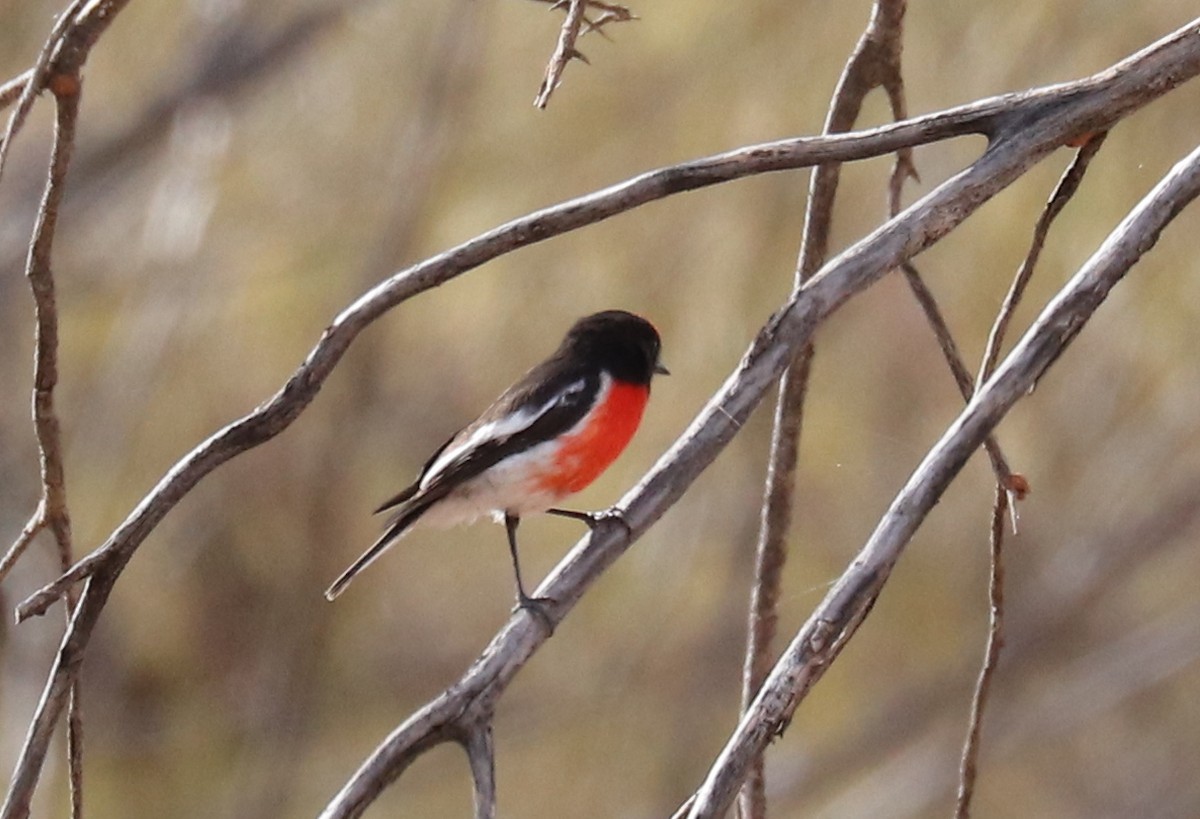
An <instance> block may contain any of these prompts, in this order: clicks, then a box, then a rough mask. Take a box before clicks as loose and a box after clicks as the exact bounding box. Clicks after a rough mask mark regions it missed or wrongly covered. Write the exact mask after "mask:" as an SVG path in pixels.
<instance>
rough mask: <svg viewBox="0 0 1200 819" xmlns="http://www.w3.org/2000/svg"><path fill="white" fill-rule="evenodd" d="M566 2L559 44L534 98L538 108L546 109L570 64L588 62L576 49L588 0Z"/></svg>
mask: <svg viewBox="0 0 1200 819" xmlns="http://www.w3.org/2000/svg"><path fill="white" fill-rule="evenodd" d="M564 2H568V3H569V4H568V8H567V18H566V19H565V20H563V24H562V28H561V29H560V30H559V32H558V42H557V43H555V45H554V53H553V54H551V55H550V62H549V63H547V64H546V76H545V77H544V78H542V84H541V86H540V87H539V88H538V92H537V96H536V97H534V98H533V104H534V107H536V108H545V107H546V103H548V102H549V101H550V95H551V94H553V93H554V90H555V89H556V88H558V84H559V83H560V82H562V75H563V71H565V70H566V68H567V63H568V62H570V61H571V60H581V61H583V62H585V63H586V62H587V58H586V57H584V56H583V55H582V54H580V53H579V51H578V50H577V49H576V48H575V41H576V40H577V39H578V38H579V31H580V29H582V28H583V12H584V11H585V10H586V9H587V0H564ZM556 5H561V4H556Z"/></svg>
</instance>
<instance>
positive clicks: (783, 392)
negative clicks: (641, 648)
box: [739, 0, 912, 819]
mask: <svg viewBox="0 0 1200 819" xmlns="http://www.w3.org/2000/svg"><path fill="white" fill-rule="evenodd" d="M905 7H906V1H905V0H876V2H875V4H874V5H873V7H872V9H871V19H870V21H869V22H868V23H867V27H866V29H865V30H864V31H863V34H862V36H861V37H860V38H859V40H858V43H857V44H856V45H855V48H854V51H853V52H852V53H851V55H850V58H849V59H848V60H847V62H846V67H845V68H844V69H843V70H842V75H841V77H840V78H839V79H838V83H837V86H836V88H835V89H834V93H833V98H832V100H831V102H830V107H829V112H828V114H827V115H826V119H825V127H824V131H823V132H824V133H825V134H834V133H842V132H845V131H849V130H850V129H851V128H853V127H854V123H855V122H856V121H857V120H858V115H859V112H860V111H861V110H862V105H863V101H864V100H865V99H866V97H867V94H869V93H870V92H871V91H872V90H873V89H874V88H875V87H877V86H878V85H880V84H881V83H883V82H887V83H888V84H889V86H890V87H894V88H896V89H898V91H897V93H896V94H895V95H893V94H891V92H889V96H891V98H892V101H893V107H894V109H895V111H896V112H897V119H903V116H901V115H900V113H901V112H903V111H904V97H903V82H902V80H901V79H900V52H901V42H902V35H903V21H904V12H905ZM897 156H901V157H904V158H905V159H906V161H907V163H908V165H909V166H911V164H912V160H911V150H910V149H908V148H902V149H900V151H898V153H897ZM840 176H841V165H840V164H838V163H826V164H822V165H819V166H818V167H817V168H816V170H814V171H813V173H812V178H811V180H810V182H809V192H808V202H807V205H806V207H805V212H804V234H803V236H802V238H801V241H800V255H799V259H798V260H797V264H796V276H795V285H794V287H795V289H796V290H797V291H798V290H799V289H800V288H801V287H803V285H804V283H805V282H806V281H807V280H808V279H809V278H810V277H811V276H812V275H813V273H815V272H816V271H817V270H818V269H819V268H820V267H821V265H823V264H824V263H825V259H826V255H827V253H828V249H829V230H830V226H831V224H832V222H833V202H834V199H835V198H836V196H837V188H838V180H839V178H840ZM898 212H899V211H898V209H897V210H896V211H893V212H892V214H891V215H892V216H895V215H896V213H898ZM812 358H813V347H812V345H811V344H806V345H805V346H804V347H803V348H802V349H801V350H800V352H799V353H798V354H797V355H796V359H795V361H794V362H793V363H792V365H791V366H790V367H788V369H787V371H786V372H785V373H784V374H783V379H782V380H781V382H780V385H779V398H778V400H777V401H776V406H775V421H774V426H773V428H772V432H771V450H770V455H769V458H768V462H767V479H766V485H765V487H764V489H763V504H762V513H761V517H760V520H759V533H758V543H757V545H756V547H755V559H754V585H753V587H752V589H751V596H750V613H749V623H748V626H747V638H746V659H745V663H744V666H743V669H742V710H743V711H745V710H746V709H747V708H749V706H750V703H751V702H752V701H753V699H754V695H755V694H757V693H758V689H759V688H760V687H761V686H762V683H763V680H765V679H766V676H767V672H768V671H770V668H771V660H772V658H771V643H772V642H773V641H774V639H775V632H776V629H777V623H778V619H779V618H778V613H777V604H778V600H779V589H780V582H781V577H782V575H783V566H784V563H785V562H786V560H787V537H788V533H789V532H790V531H791V525H792V509H793V503H794V498H795V489H796V464H797V461H798V460H799V448H800V431H801V428H802V427H803V424H804V401H805V397H806V395H807V393H808V379H809V374H810V372H811V369H812ZM739 808H740V812H741V816H742V819H764V818H765V816H766V810H767V802H766V782H765V777H764V773H763V760H762V758H761V757H759V758H758V759H756V760H755V761H754V764H753V766H752V768H751V771H750V777H749V779H748V780H747V782H746V786H745V787H744V788H743V791H742V797H741V801H740V803H739Z"/></svg>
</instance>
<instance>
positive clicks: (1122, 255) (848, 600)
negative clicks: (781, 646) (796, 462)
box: [686, 149, 1200, 819]
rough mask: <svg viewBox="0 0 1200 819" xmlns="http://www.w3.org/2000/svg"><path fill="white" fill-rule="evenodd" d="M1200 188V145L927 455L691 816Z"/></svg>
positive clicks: (830, 653)
mask: <svg viewBox="0 0 1200 819" xmlns="http://www.w3.org/2000/svg"><path fill="white" fill-rule="evenodd" d="M1197 195H1200V149H1197V150H1195V151H1194V152H1193V153H1192V154H1190V155H1189V156H1188V157H1187V158H1186V159H1184V160H1183V161H1182V162H1180V163H1179V164H1178V165H1176V166H1175V167H1174V168H1173V169H1172V170H1171V172H1170V173H1169V174H1168V175H1167V176H1166V177H1165V178H1164V179H1163V180H1162V181H1161V182H1159V184H1158V185H1157V186H1156V187H1155V188H1154V190H1153V191H1151V193H1150V194H1149V195H1147V196H1146V197H1145V198H1144V199H1143V200H1142V201H1141V203H1139V205H1138V206H1137V207H1136V208H1135V209H1134V210H1133V211H1132V212H1131V213H1130V214H1129V216H1127V217H1126V218H1125V219H1124V220H1123V221H1122V222H1121V224H1120V225H1119V226H1118V227H1117V229H1116V230H1114V231H1113V232H1112V233H1111V234H1110V235H1109V237H1108V239H1106V240H1105V242H1104V243H1103V244H1102V245H1101V247H1100V248H1099V250H1097V251H1096V253H1095V254H1094V255H1093V256H1092V257H1091V258H1090V259H1089V260H1088V261H1087V262H1086V263H1085V264H1084V265H1083V267H1082V268H1080V270H1079V272H1078V273H1076V274H1075V276H1074V277H1072V279H1071V280H1070V282H1068V283H1067V285H1066V286H1065V287H1064V288H1063V289H1062V291H1060V293H1059V294H1058V296H1056V297H1055V298H1054V300H1053V301H1052V302H1051V303H1050V305H1049V306H1048V307H1047V308H1046V309H1045V310H1044V311H1043V312H1042V314H1041V315H1040V316H1039V318H1038V319H1037V321H1036V322H1034V324H1033V326H1032V327H1031V328H1030V329H1029V331H1028V332H1027V333H1026V334H1025V336H1024V338H1023V339H1022V340H1021V342H1020V343H1019V344H1018V345H1017V346H1016V348H1015V349H1014V350H1013V351H1012V353H1010V354H1009V356H1008V357H1007V358H1006V359H1005V361H1004V363H1003V364H1002V365H1001V366H1000V368H999V369H998V370H997V371H996V373H995V374H994V375H993V376H992V377H991V378H989V379H988V381H987V382H986V383H985V384H984V385H983V387H982V389H980V390H979V391H978V392H977V393H976V394H975V396H974V397H973V398H972V400H971V402H970V403H969V404H968V405H967V407H966V409H964V410H963V412H962V413H961V414H960V415H959V417H958V418H957V420H955V422H954V423H953V424H952V425H951V426H950V428H949V429H948V430H947V431H946V433H945V434H944V435H943V436H942V438H941V440H940V441H938V443H937V444H936V445H935V446H934V448H933V449H932V450H930V452H929V454H928V455H926V457H925V459H924V460H923V461H922V462H921V465H920V466H919V467H918V468H917V470H916V471H915V472H914V473H913V475H912V477H910V478H909V480H908V482H907V483H906V484H905V486H904V488H903V489H902V490H901V491H900V493H899V494H898V495H897V496H896V498H895V500H894V501H893V502H892V505H891V507H890V508H889V509H888V511H887V512H886V513H885V515H884V516H883V518H882V520H880V522H879V524H878V526H877V527H876V529H875V531H874V533H873V534H872V535H871V538H870V540H868V541H867V544H866V545H865V546H864V547H863V549H862V550H861V551H860V552H859V554H858V555H857V557H856V558H855V559H854V561H853V562H852V563H851V564H850V567H849V568H848V569H847V570H846V571H845V572H844V573H843V574H842V576H841V578H840V579H839V580H838V582H837V583H836V585H835V586H834V587H833V589H832V590H831V591H830V592H829V594H828V595H827V596H826V597H825V599H824V600H823V601H822V603H821V604H820V605H819V606H818V607H817V609H816V611H814V612H813V614H812V616H811V617H809V619H808V621H807V622H806V623H805V624H804V626H803V627H802V628H801V629H800V631H799V633H798V634H797V635H796V637H795V638H794V639H793V641H792V643H791V645H789V646H788V648H787V650H786V651H785V652H784V655H783V656H782V657H781V659H780V660H779V662H778V663H777V664H776V665H775V668H774V669H773V670H772V672H771V675H770V676H769V677H768V678H767V681H766V683H765V684H764V685H763V687H762V690H761V691H760V692H759V695H758V696H757V697H756V698H755V701H754V704H753V706H752V707H751V709H750V711H749V713H747V714H746V716H745V717H744V718H743V719H742V721H741V722H740V723H739V725H738V727H737V728H736V730H735V731H734V733H733V735H732V736H731V737H730V740H729V742H728V743H727V744H726V746H725V748H724V749H723V750H722V752H721V754H720V755H719V756H718V758H717V761H716V762H715V763H714V765H713V767H712V769H711V770H710V771H709V774H708V776H707V777H706V779H705V781H704V783H703V784H702V785H701V786H700V788H699V789H698V790H697V792H696V794H695V796H694V799H693V801H692V805H691V808H690V810H689V811H687V813H686V816H687V817H689V818H690V819H702V818H703V819H716V817H720V816H723V815H724V814H725V811H726V810H727V809H728V807H729V805H730V803H731V802H732V801H733V799H734V797H735V795H736V793H737V789H738V788H739V787H740V785H741V783H742V781H743V780H744V778H745V776H746V773H747V771H748V769H749V766H750V765H751V764H752V762H753V760H754V758H755V757H756V756H757V755H758V754H760V753H761V752H762V750H763V748H765V747H766V745H767V744H768V743H769V742H770V741H771V740H772V739H773V738H774V737H775V736H777V735H779V734H780V733H781V732H782V731H783V730H784V729H785V728H786V727H787V724H788V722H789V720H790V719H791V717H792V714H793V713H794V712H795V710H796V708H797V706H798V705H799V704H800V702H801V701H803V699H804V697H805V696H806V695H807V693H808V692H809V691H810V690H811V689H812V687H813V686H814V685H815V684H816V683H817V681H818V680H819V679H820V678H821V677H822V676H823V675H824V673H825V671H826V670H827V669H828V668H829V666H830V664H831V663H832V662H833V661H834V660H835V659H836V657H837V656H838V654H839V653H840V651H841V649H842V648H843V647H844V646H845V644H846V641H847V640H849V639H850V638H851V637H852V636H853V634H854V632H855V631H856V630H857V628H858V626H859V624H860V623H861V622H862V620H863V618H864V617H865V616H866V614H867V612H868V611H869V610H870V607H871V605H872V604H873V603H874V601H875V599H876V597H877V596H878V594H879V591H880V589H881V588H882V587H883V584H884V583H885V582H886V580H887V578H888V575H889V574H890V572H891V569H892V567H893V566H894V565H895V563H896V560H897V559H899V557H900V553H901V551H902V550H903V548H904V546H905V545H906V544H907V542H908V540H909V539H910V538H911V537H912V535H913V534H914V533H915V531H916V529H917V527H918V526H919V525H920V523H921V521H922V520H924V517H925V515H926V514H927V513H928V512H929V510H930V509H931V508H932V507H933V505H934V504H935V503H936V502H937V500H938V499H939V498H940V497H941V495H942V493H943V492H944V491H945V489H946V487H947V486H948V485H949V484H950V482H951V481H952V480H953V479H954V477H955V476H956V475H957V474H958V471H959V470H960V469H961V468H962V466H963V465H964V464H965V463H966V461H967V459H968V458H969V457H970V456H971V454H972V453H973V452H974V451H975V450H976V449H977V448H978V447H979V446H980V445H981V444H982V443H983V439H984V438H985V437H986V435H987V433H988V432H989V431H990V430H991V429H992V428H994V427H995V425H996V424H997V423H998V422H999V420H1000V419H1001V418H1002V417H1003V416H1004V414H1005V413H1006V412H1008V410H1009V409H1010V408H1011V407H1012V406H1013V405H1014V404H1015V403H1016V402H1017V401H1018V400H1019V399H1020V398H1021V397H1023V396H1025V395H1027V394H1028V393H1029V392H1030V391H1031V390H1033V389H1034V387H1036V385H1037V383H1038V380H1039V379H1040V378H1041V377H1042V375H1043V374H1044V373H1045V371H1046V369H1047V368H1048V367H1049V366H1050V365H1051V364H1053V363H1054V361H1055V360H1056V359H1057V358H1058V356H1059V355H1060V354H1061V353H1062V351H1063V350H1064V349H1065V348H1066V346H1067V345H1068V344H1070V342H1071V341H1072V340H1073V339H1074V338H1075V336H1076V335H1077V334H1078V333H1079V331H1080V329H1082V327H1083V326H1084V324H1086V323H1087V321H1088V319H1089V318H1090V317H1091V316H1092V314H1093V313H1094V312H1095V310H1096V309H1097V308H1098V307H1099V306H1100V304H1101V303H1102V302H1103V301H1104V299H1105V297H1106V296H1107V295H1108V293H1109V291H1110V290H1111V289H1112V288H1113V286H1115V285H1116V283H1117V282H1118V281H1120V279H1121V278H1122V277H1123V276H1124V275H1125V273H1127V272H1128V270H1129V269H1130V268H1131V267H1132V266H1133V264H1134V263H1136V262H1137V260H1138V259H1139V258H1141V256H1142V255H1143V254H1144V253H1146V252H1147V251H1148V250H1149V249H1150V248H1151V247H1153V245H1154V244H1155V242H1156V241H1157V240H1158V237H1159V235H1160V234H1161V232H1162V230H1163V229H1164V228H1165V227H1166V225H1168V224H1169V223H1170V222H1171V221H1172V220H1173V219H1174V218H1175V217H1176V216H1177V215H1178V213H1179V212H1180V211H1181V210H1182V209H1183V208H1184V207H1185V206H1186V205H1188V204H1189V203H1190V202H1192V201H1193V200H1194V199H1195V198H1196V196H1197ZM817 283H818V282H814V285H815V284H817ZM806 289H807V288H806Z"/></svg>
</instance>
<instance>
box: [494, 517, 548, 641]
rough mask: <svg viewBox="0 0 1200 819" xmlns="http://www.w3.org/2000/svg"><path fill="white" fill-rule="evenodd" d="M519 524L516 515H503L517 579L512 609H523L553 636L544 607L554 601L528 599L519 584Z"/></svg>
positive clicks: (523, 588) (523, 586)
mask: <svg viewBox="0 0 1200 819" xmlns="http://www.w3.org/2000/svg"><path fill="white" fill-rule="evenodd" d="M520 523H521V519H520V518H519V517H517V516H516V515H510V514H508V513H507V512H506V513H505V514H504V530H505V531H506V532H507V533H508V551H509V554H511V555H512V564H513V574H515V575H516V577H517V605H516V606H514V607H513V611H516V610H517V609H525V610H526V611H528V612H529V613H530V614H532V615H533V616H534V617H536V618H537V619H539V620H541V621H542V623H543V624H544V625H545V626H546V629H547V631H549V632H550V633H551V634H553V633H554V621H553V620H551V619H550V614H549V612H547V611H546V606H547V604H553V603H554V600H553V599H552V598H549V597H530V596H529V595H528V594H526V593H525V584H524V583H523V582H521V560H520V558H518V557H517V526H519V525H520Z"/></svg>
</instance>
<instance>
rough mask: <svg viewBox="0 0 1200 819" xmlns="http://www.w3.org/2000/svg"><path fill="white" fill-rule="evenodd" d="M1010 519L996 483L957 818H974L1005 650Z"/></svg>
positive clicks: (1004, 492)
mask: <svg viewBox="0 0 1200 819" xmlns="http://www.w3.org/2000/svg"><path fill="white" fill-rule="evenodd" d="M1007 517H1008V491H1007V490H1006V489H1005V488H1004V485H1003V484H1001V483H999V482H997V484H996V498H995V500H994V501H993V506H992V534H991V579H990V582H989V583H988V601H989V607H988V636H987V647H986V649H985V650H984V655H983V668H982V669H981V670H980V672H979V681H978V683H977V684H976V686H975V694H974V696H973V697H972V698H971V719H970V723H969V725H970V727H969V728H968V729H967V739H966V741H965V742H964V744H963V752H962V762H961V765H960V767H959V780H958V781H959V786H958V800H957V802H956V803H955V810H954V815H955V817H956V819H967V817H968V816H970V815H971V797H972V796H973V795H974V792H975V778H976V775H977V773H978V768H979V735H980V730H981V727H982V724H983V712H984V709H986V708H987V702H988V695H989V694H990V693H991V690H992V680H993V679H994V678H995V671H996V667H997V665H998V664H999V662H1000V649H1002V648H1003V647H1004V524H1005V522H1006V518H1007Z"/></svg>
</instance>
